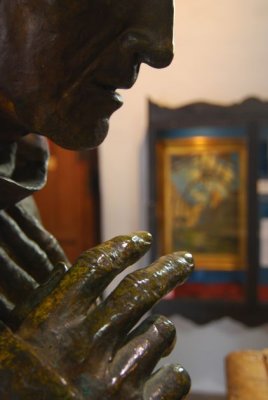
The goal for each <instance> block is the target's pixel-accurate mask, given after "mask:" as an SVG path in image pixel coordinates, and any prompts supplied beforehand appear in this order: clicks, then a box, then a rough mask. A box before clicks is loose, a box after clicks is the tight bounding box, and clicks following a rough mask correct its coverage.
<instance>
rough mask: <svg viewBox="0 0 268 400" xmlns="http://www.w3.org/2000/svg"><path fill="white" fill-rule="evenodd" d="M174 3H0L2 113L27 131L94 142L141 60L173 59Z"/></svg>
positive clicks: (77, 144) (71, 143) (76, 143)
mask: <svg viewBox="0 0 268 400" xmlns="http://www.w3.org/2000/svg"><path fill="white" fill-rule="evenodd" d="M172 29H173V0H12V1H11V0H1V1H0V54H1V56H0V110H2V112H3V111H4V112H5V113H7V114H8V115H9V118H10V119H13V120H14V121H16V123H17V124H18V126H21V127H23V128H24V129H25V131H29V132H35V133H39V134H42V135H46V136H48V137H49V138H51V139H52V140H54V141H55V142H56V143H58V144H60V145H62V146H64V147H67V148H71V149H80V148H88V147H94V146H97V145H98V144H100V143H101V142H102V141H103V139H104V138H105V136H106V134H107V131H108V121H109V117H110V116H111V114H112V113H113V112H114V111H115V110H117V109H118V108H119V107H120V106H121V105H122V99H121V97H120V96H119V95H118V94H117V92H116V90H117V89H119V88H130V87H131V86H132V85H133V84H134V82H135V80H136V79H137V75H138V72H139V67H140V64H141V63H142V62H144V63H147V64H149V65H151V66H153V67H157V68H161V67H165V66H167V65H168V64H169V63H170V62H171V60H172V56H173V46H172Z"/></svg>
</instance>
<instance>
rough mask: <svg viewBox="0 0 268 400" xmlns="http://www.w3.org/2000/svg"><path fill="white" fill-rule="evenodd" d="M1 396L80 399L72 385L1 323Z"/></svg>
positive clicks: (48, 399) (4, 397)
mask: <svg viewBox="0 0 268 400" xmlns="http://www.w3.org/2000/svg"><path fill="white" fill-rule="evenodd" d="M0 354H1V362H0V382H1V385H0V398H1V399H42V400H51V399H53V400H62V399H66V400H75V399H77V400H79V399H81V397H80V395H79V394H78V393H77V392H76V390H74V389H73V388H72V387H71V385H69V384H67V382H66V381H65V380H64V379H63V378H62V377H60V376H59V375H58V374H57V373H56V372H54V371H52V370H50V369H49V368H48V367H47V366H46V363H45V362H42V361H41V360H40V359H38V358H37V357H36V355H35V353H34V352H33V351H32V349H31V348H30V347H29V346H28V345H26V344H25V343H24V342H23V341H22V340H20V339H19V338H18V337H17V336H15V335H13V334H12V332H11V331H10V330H9V329H7V328H5V327H4V325H3V324H2V323H1V322H0Z"/></svg>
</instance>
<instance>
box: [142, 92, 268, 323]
mask: <svg viewBox="0 0 268 400" xmlns="http://www.w3.org/2000/svg"><path fill="white" fill-rule="evenodd" d="M148 132H149V134H148V150H149V201H148V204H149V212H148V215H149V226H150V230H151V232H152V233H153V236H154V238H155V240H154V243H153V246H152V252H151V254H152V260H154V259H155V258H157V257H159V256H161V255H162V254H164V253H170V252H173V251H178V250H179V251H180V250H187V251H189V252H191V253H192V254H193V256H194V260H195V265H196V268H195V271H194V272H193V274H192V275H191V277H190V279H189V280H188V281H187V283H186V284H184V285H182V286H180V287H178V288H176V289H175V290H174V291H173V292H172V293H170V294H169V296H168V297H166V298H165V299H164V300H163V301H161V302H160V303H159V304H158V305H157V306H156V308H155V312H156V313H164V314H166V315H174V314H176V313H177V314H180V315H182V316H184V317H186V318H190V319H191V320H193V321H194V322H195V323H199V324H203V323H207V322H209V321H212V320H214V319H217V318H222V317H225V316H228V317H231V318H234V319H236V320H238V321H241V322H243V323H245V324H247V325H250V326H256V325H259V324H262V323H267V322H268V294H267V293H268V253H267V252H266V249H267V243H268V242H267V241H268V152H267V149H268V102H265V101H261V100H258V99H255V98H250V99H246V100H245V101H243V102H241V103H236V104H231V105H227V106H223V105H218V104H209V103H193V104H188V105H185V106H182V107H178V108H167V107H163V106H160V105H157V104H154V103H152V102H149V130H148ZM266 253H267V254H266Z"/></svg>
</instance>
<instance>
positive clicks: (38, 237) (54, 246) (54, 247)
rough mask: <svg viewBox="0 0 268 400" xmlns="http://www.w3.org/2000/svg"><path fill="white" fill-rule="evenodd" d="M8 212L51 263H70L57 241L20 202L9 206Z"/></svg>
mask: <svg viewBox="0 0 268 400" xmlns="http://www.w3.org/2000/svg"><path fill="white" fill-rule="evenodd" d="M7 212H8V214H9V215H10V216H11V217H12V218H13V219H14V220H15V221H16V222H17V224H18V225H19V226H20V228H21V229H22V230H23V232H25V234H26V235H27V236H28V238H29V239H31V240H32V241H34V242H35V243H37V244H38V246H40V248H41V249H42V250H43V251H44V252H45V253H46V255H47V257H48V258H49V260H50V262H51V264H52V265H56V264H57V263H58V262H61V261H63V262H64V263H66V264H67V266H69V265H70V263H69V261H68V259H67V257H66V255H65V254H64V251H63V250H62V248H61V246H60V245H59V243H58V241H57V240H56V239H55V238H54V236H53V235H51V234H50V233H49V232H48V231H47V230H46V229H45V228H44V227H43V226H42V224H41V223H40V222H39V221H38V219H37V218H35V217H34V216H33V215H31V214H30V213H29V212H28V211H27V210H26V209H25V208H24V207H23V206H22V205H21V204H16V205H15V206H14V207H12V208H10V209H9V210H8V211H7Z"/></svg>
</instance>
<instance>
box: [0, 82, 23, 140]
mask: <svg viewBox="0 0 268 400" xmlns="http://www.w3.org/2000/svg"><path fill="white" fill-rule="evenodd" d="M26 133H28V132H27V131H26V129H25V128H24V127H23V126H22V125H21V124H20V123H19V121H18V118H17V116H16V111H15V109H14V106H13V103H12V102H11V101H10V100H8V98H7V97H6V96H4V94H3V92H2V91H1V89H0V143H2V142H14V141H17V140H19V139H20V138H21V137H22V136H24V135H25V134H26Z"/></svg>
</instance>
